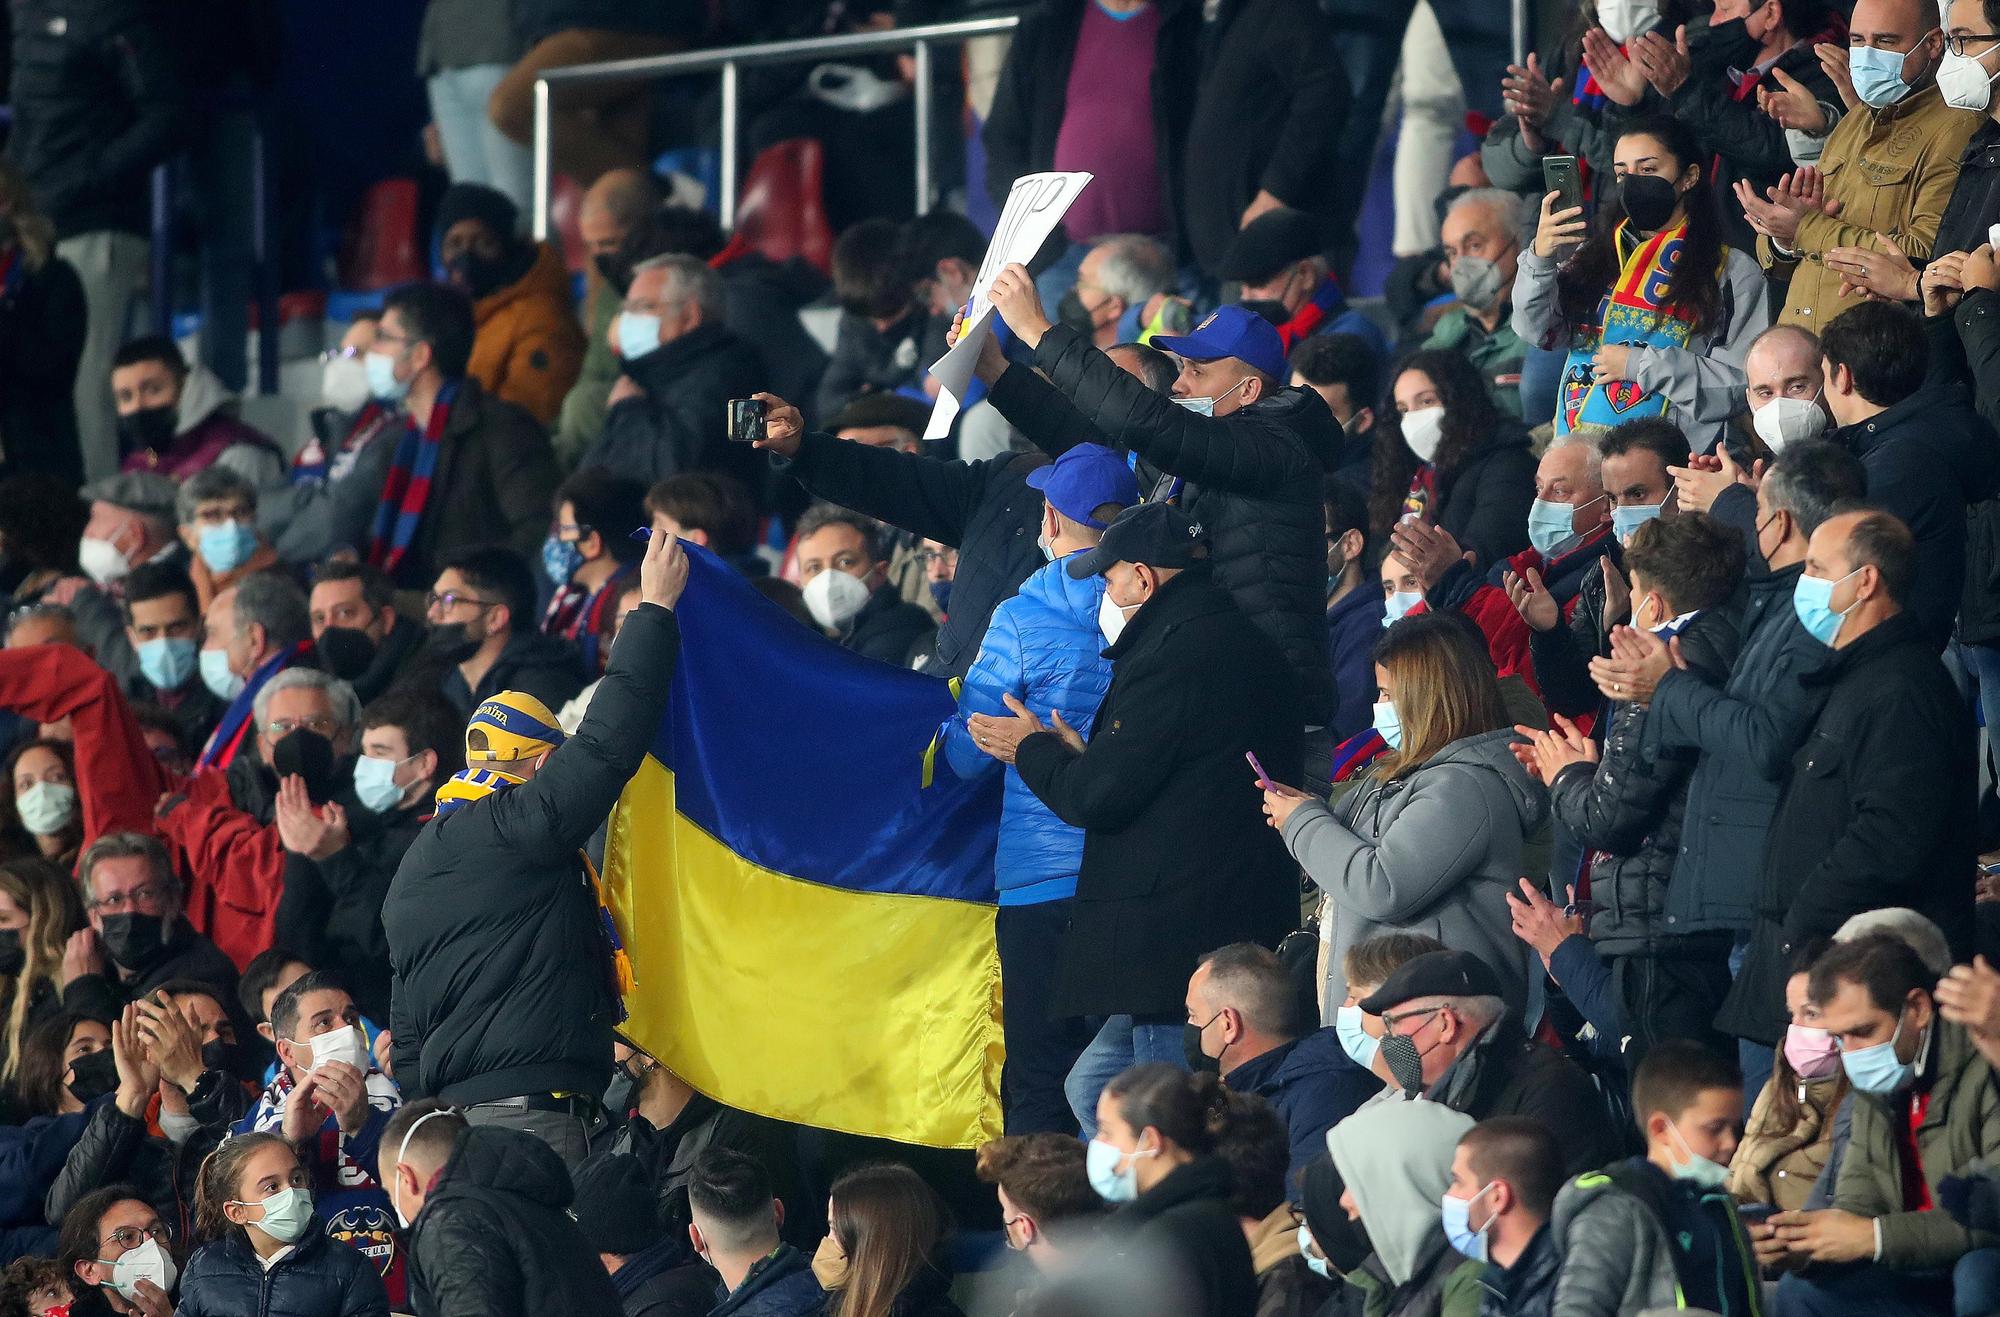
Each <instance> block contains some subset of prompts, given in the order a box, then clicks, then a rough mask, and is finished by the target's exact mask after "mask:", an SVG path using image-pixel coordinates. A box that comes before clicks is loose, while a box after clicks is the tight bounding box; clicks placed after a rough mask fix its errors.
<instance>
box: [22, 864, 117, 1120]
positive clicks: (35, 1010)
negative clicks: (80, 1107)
mask: <svg viewBox="0 0 2000 1317" xmlns="http://www.w3.org/2000/svg"><path fill="white" fill-rule="evenodd" d="M83 925H84V917H83V901H82V899H81V898H79V897H78V895H77V890H76V884H75V883H74V882H73V881H71V879H70V876H69V875H68V874H66V873H64V872H63V871H62V870H61V869H59V868H57V867H56V866H55V865H53V864H50V863H48V862H47V861H45V860H34V859H19V860H10V861H8V862H7V863H5V864H0V1094H4V1093H6V1092H7V1091H8V1090H10V1089H11V1088H12V1087H13V1086H14V1084H15V1083H16V1082H17V1081H18V1079H19V1078H20V1068H21V1050H22V1045H23V1044H24V1043H25V1042H26V1041H27V1036H28V1031H29V1030H30V1029H32V1028H33V1027H34V1026H35V1025H36V1024H38V1023H40V1022H41V1021H42V1020H45V1019H47V1018H49V1017H50V1016H52V1015H56V1014H59V1013H60V1012H61V1010H62V959H63V949H64V947H65V946H67V945H68V943H69V937H70V934H72V933H74V932H76V931H77V930H78V929H80V928H82V927H83ZM105 1037H106V1039H107V1041H108V1040H109V1037H110V1034H109V1032H108V1031H107V1032H106V1035H105ZM4 1107H5V1103H4V1102H0V1110H4Z"/></svg>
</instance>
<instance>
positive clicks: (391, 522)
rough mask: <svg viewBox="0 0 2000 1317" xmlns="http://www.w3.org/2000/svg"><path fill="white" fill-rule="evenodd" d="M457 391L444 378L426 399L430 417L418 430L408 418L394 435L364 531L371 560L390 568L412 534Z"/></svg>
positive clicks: (413, 537)
mask: <svg viewBox="0 0 2000 1317" xmlns="http://www.w3.org/2000/svg"><path fill="white" fill-rule="evenodd" d="M457 396H458V381H457V380H450V381H448V382H446V384H445V386H444V387H443V388H441V389H439V390H438V396H437V401H436V402H434V403H432V404H431V419H430V423H429V424H428V425H426V426H424V428H423V429H422V430H418V429H417V425H416V420H415V418H412V419H411V420H410V422H409V423H408V424H407V425H406V426H405V427H404V429H403V437H402V438H401V439H399V440H397V441H396V455H395V457H394V458H392V459H391V460H390V464H389V474H388V475H387V476H386V477H384V478H383V481H382V500H381V502H379V503H377V504H376V505H375V524H374V526H373V527H371V528H370V530H369V533H368V562H369V564H370V565H371V566H374V567H379V568H381V569H382V570H383V571H385V572H390V573H393V572H394V571H395V570H396V568H397V566H398V565H400V564H401V563H402V561H403V555H404V554H406V553H408V552H409V551H410V545H411V543H412V542H414V541H415V540H416V538H417V525H418V523H419V522H421V521H422V520H423V519H424V507H425V505H426V504H428V503H429V502H430V497H431V477H432V476H434V475H435V474H436V473H437V461H438V447H439V443H438V441H439V440H440V439H441V438H442V437H443V435H444V427H445V425H446V423H447V422H448V421H450V419H451V404H452V400H453V399H454V398H456V397H457Z"/></svg>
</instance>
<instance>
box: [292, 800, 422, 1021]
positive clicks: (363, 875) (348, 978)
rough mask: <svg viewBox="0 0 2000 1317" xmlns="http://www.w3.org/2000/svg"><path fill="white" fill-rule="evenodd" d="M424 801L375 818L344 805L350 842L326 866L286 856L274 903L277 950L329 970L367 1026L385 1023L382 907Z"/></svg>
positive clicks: (417, 824) (386, 953)
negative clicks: (293, 953)
mask: <svg viewBox="0 0 2000 1317" xmlns="http://www.w3.org/2000/svg"><path fill="white" fill-rule="evenodd" d="M430 812H431V804H430V801H429V799H428V798H426V799H425V800H423V801H421V802H419V803H418V804H417V805H416V806H415V807H414V808H411V809H401V810H396V811H395V812H393V813H390V814H376V813H373V812H371V811H370V810H368V809H365V808H363V807H362V806H360V805H358V804H354V803H352V802H349V803H348V806H347V819H348V827H349V828H350V830H351V833H352V838H353V839H352V840H351V841H349V842H348V844H347V845H346V846H344V847H342V848H341V849H340V850H338V851H336V852H334V853H333V854H332V855H329V856H327V858H325V859H324V860H314V859H309V858H307V857H306V856H304V855H300V854H297V853H296V852H293V851H287V852H285V890H284V892H283V894H282V895H281V896H279V898H278V922H277V929H276V935H277V944H278V945H279V946H283V947H289V948H291V949H292V950H293V951H296V952H297V953H298V954H299V955H301V956H303V957H305V959H306V961H307V963H309V964H311V965H314V966H316V967H319V968H322V969H329V970H332V971H333V972H334V973H336V974H338V975H339V976H340V979H341V982H343V983H345V984H346V985H347V988H348V991H349V992H351V993H353V994H354V1004H355V1005H356V1006H357V1007H359V1008H360V1010H361V1013H362V1014H363V1015H365V1016H367V1017H368V1018H369V1019H371V1020H386V1019H388V1018H389V979H390V973H389V942H388V939H387V938H385V937H384V936H383V933H382V903H383V901H384V900H386V899H387V898H388V895H389V884H390V882H391V881H393V880H394V879H395V877H396V869H397V867H398V866H399V865H401V864H402V862H403V855H404V853H405V852H407V851H408V850H409V849H410V843H412V842H414V841H415V840H416V839H417V833H418V832H420V831H422V830H423V826H424V822H425V820H426V819H428V818H429V817H430Z"/></svg>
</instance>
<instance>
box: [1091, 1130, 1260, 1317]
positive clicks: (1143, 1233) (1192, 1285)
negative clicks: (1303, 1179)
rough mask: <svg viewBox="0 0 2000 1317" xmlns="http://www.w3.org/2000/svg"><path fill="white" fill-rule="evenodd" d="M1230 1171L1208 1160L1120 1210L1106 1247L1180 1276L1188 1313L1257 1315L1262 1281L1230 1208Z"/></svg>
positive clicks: (1172, 1175)
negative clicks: (1166, 1265)
mask: <svg viewBox="0 0 2000 1317" xmlns="http://www.w3.org/2000/svg"><path fill="white" fill-rule="evenodd" d="M1229 1189H1230V1177H1229V1167H1228V1165H1227V1164H1226V1163H1224V1162H1223V1161H1222V1160H1220V1159H1219V1158H1216V1157H1203V1158H1201V1159H1200V1160H1198V1161H1192V1162H1189V1163H1188V1164H1187V1165H1185V1166H1181V1167H1177V1168H1176V1169H1174V1170H1173V1171H1171V1172H1169V1173H1168V1174H1167V1176H1166V1178H1165V1179H1163V1180H1161V1181H1160V1182H1159V1183H1158V1184H1156V1185H1154V1186H1153V1187H1152V1188H1151V1189H1148V1190H1147V1191H1146V1192H1145V1193H1142V1194H1140V1195H1139V1196H1138V1197H1137V1198H1135V1199H1133V1200H1132V1201H1131V1202H1129V1203H1127V1204H1125V1206H1123V1207H1121V1208H1119V1209H1118V1212H1117V1214H1116V1215H1115V1216H1113V1217H1112V1218H1111V1224H1110V1226H1109V1228H1108V1229H1107V1232H1106V1234H1107V1239H1108V1240H1109V1241H1111V1242H1112V1243H1113V1244H1114V1245H1115V1246H1122V1248H1123V1250H1124V1251H1126V1252H1128V1253H1134V1254H1137V1255H1139V1256H1140V1257H1142V1258H1145V1259H1146V1260H1147V1262H1148V1264H1149V1265H1159V1264H1160V1263H1161V1262H1166V1263H1169V1264H1171V1265H1176V1266H1179V1267H1180V1268H1182V1269H1183V1270H1182V1274H1181V1275H1180V1277H1178V1280H1179V1282H1180V1284H1181V1285H1182V1286H1183V1287H1184V1288H1183V1290H1182V1292H1183V1293H1185V1294H1186V1295H1187V1297H1188V1299H1189V1304H1188V1307H1187V1308H1186V1311H1187V1312H1190V1313H1200V1314H1203V1317H1247V1315H1248V1314H1250V1313H1252V1312H1255V1311H1256V1308H1257V1278H1256V1275H1255V1273H1253V1272H1252V1271H1251V1267H1250V1245H1249V1243H1248V1242H1247V1241H1246V1240H1245V1239H1244V1238H1243V1227H1242V1226H1241V1225H1239V1224H1238V1223H1237V1219H1236V1210H1235V1208H1233V1207H1231V1206H1230V1203H1229Z"/></svg>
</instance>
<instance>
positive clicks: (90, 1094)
mask: <svg viewBox="0 0 2000 1317" xmlns="http://www.w3.org/2000/svg"><path fill="white" fill-rule="evenodd" d="M69 1072H70V1075H71V1076H72V1077H71V1079H70V1081H69V1083H67V1084H65V1085H64V1086H63V1087H65V1088H67V1089H68V1090H69V1095H70V1096H71V1097H73V1098H75V1099H76V1100H77V1101H78V1102H81V1103H83V1105H85V1106H86V1107H87V1106H89V1105H90V1104H91V1103H93V1102H95V1101H97V1099H99V1098H101V1097H103V1096H104V1095H105V1094H106V1093H115V1092H117V1091H118V1058H117V1057H115V1056H113V1055H112V1054H111V1049H110V1048H108V1047H107V1048H105V1049H104V1050H103V1051H101V1052H91V1053H88V1054H86V1055H84V1056H79V1057H78V1058H76V1060H74V1061H72V1062H70V1064H69Z"/></svg>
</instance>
